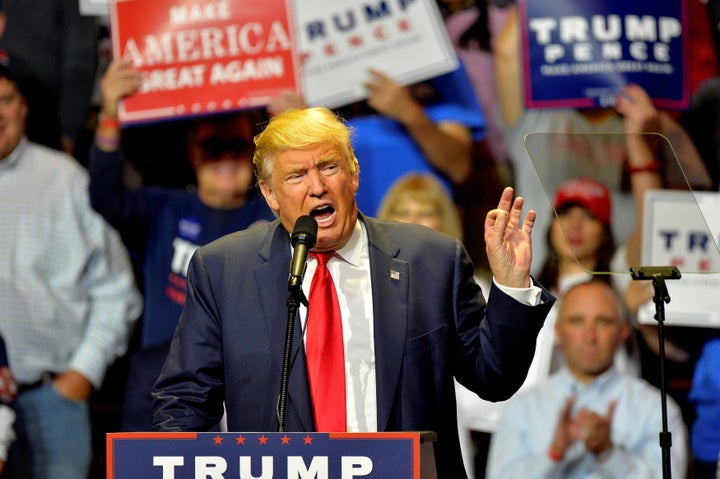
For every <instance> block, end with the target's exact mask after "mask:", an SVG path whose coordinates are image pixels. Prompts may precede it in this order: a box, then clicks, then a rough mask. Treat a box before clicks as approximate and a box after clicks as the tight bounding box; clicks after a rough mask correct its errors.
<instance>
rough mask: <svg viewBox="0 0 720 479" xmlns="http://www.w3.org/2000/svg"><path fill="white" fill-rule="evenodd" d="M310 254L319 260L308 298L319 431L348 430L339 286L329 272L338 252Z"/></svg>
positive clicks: (309, 351)
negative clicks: (337, 289)
mask: <svg viewBox="0 0 720 479" xmlns="http://www.w3.org/2000/svg"><path fill="white" fill-rule="evenodd" d="M310 254H311V255H313V256H315V258H316V259H317V269H316V270H315V275H314V276H313V279H312V283H311V284H310V297H309V298H308V303H309V306H308V317H307V338H306V340H305V350H306V351H305V354H306V358H307V366H308V380H309V382H310V395H311V397H312V402H313V411H314V414H315V429H316V430H317V431H319V432H338V431H346V430H347V428H346V422H345V354H344V351H343V338H342V320H341V317H340V303H338V299H337V293H336V291H335V285H334V284H333V280H332V276H331V275H330V271H328V269H327V262H328V260H330V258H331V257H332V255H333V254H334V252H333V251H329V252H326V253H314V252H313V253H310Z"/></svg>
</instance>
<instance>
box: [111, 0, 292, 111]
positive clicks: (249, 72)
mask: <svg viewBox="0 0 720 479" xmlns="http://www.w3.org/2000/svg"><path fill="white" fill-rule="evenodd" d="M110 7H111V8H110V13H111V15H110V19H111V31H112V44H113V56H114V58H115V59H123V60H127V61H130V62H132V64H133V65H134V66H135V67H136V68H138V69H139V70H140V71H141V72H142V74H143V84H142V87H141V88H140V90H139V91H138V92H137V93H136V94H134V95H132V96H130V97H128V98H126V99H125V100H124V101H123V102H122V105H121V108H120V120H121V121H122V122H123V123H132V122H147V121H151V120H156V119H161V118H168V117H177V116H192V115H201V114H207V113H216V112H222V111H230V110H239V109H246V108H252V107H255V106H259V105H265V104H267V102H268V101H269V99H270V98H272V97H273V96H275V95H277V94H278V93H279V92H280V91H282V90H285V89H292V90H298V89H299V68H298V65H297V56H296V55H295V51H294V48H293V45H294V42H295V38H294V33H293V32H294V30H293V24H292V20H291V18H292V14H291V10H290V0H263V1H261V2H258V1H256V0H210V1H208V0H153V1H152V2H148V1H142V0H113V1H112V2H111V4H110Z"/></svg>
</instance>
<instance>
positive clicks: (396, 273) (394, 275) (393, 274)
mask: <svg viewBox="0 0 720 479" xmlns="http://www.w3.org/2000/svg"><path fill="white" fill-rule="evenodd" d="M390 279H394V280H395V281H400V271H395V270H394V269H391V270H390Z"/></svg>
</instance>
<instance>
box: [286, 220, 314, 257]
mask: <svg viewBox="0 0 720 479" xmlns="http://www.w3.org/2000/svg"><path fill="white" fill-rule="evenodd" d="M317 229H318V225H317V221H315V218H313V217H312V216H310V215H303V216H301V217H300V218H298V219H297V221H295V227H294V228H293V232H292V236H291V237H290V238H291V239H290V241H291V242H292V245H293V247H294V246H295V245H296V244H297V243H305V244H306V245H307V247H308V249H310V248H312V247H313V246H315V241H317Z"/></svg>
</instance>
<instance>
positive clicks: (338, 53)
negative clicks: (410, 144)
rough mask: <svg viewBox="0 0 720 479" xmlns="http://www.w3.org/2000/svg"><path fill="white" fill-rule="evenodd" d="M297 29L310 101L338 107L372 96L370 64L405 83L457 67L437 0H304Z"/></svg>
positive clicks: (313, 103) (298, 13) (309, 102)
mask: <svg viewBox="0 0 720 479" xmlns="http://www.w3.org/2000/svg"><path fill="white" fill-rule="evenodd" d="M297 3H298V8H297V12H296V15H297V18H296V21H297V31H298V37H299V40H300V43H299V51H300V59H301V62H302V68H303V86H304V88H305V101H306V102H307V103H308V104H310V105H322V106H326V107H328V108H335V107H338V106H342V105H346V104H349V103H352V102H355V101H359V100H363V99H365V98H367V89H366V88H365V85H364V84H365V82H366V81H367V80H368V79H369V76H368V73H367V70H368V68H370V67H373V68H376V69H378V70H381V71H383V72H385V73H387V74H388V75H390V76H391V77H392V78H393V79H394V80H395V81H397V82H398V83H400V84H403V85H408V84H411V83H415V82H419V81H422V80H426V79H428V78H432V77H436V76H438V75H442V74H444V73H447V72H450V71H452V70H455V69H456V68H457V66H458V60H457V56H456V55H455V50H454V49H453V46H452V43H451V42H450V40H449V38H448V35H447V30H446V29H445V24H444V23H443V20H442V17H441V16H440V12H439V10H438V6H437V3H436V2H435V0H385V1H382V2H379V1H357V0H333V1H328V0H302V2H297Z"/></svg>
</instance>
